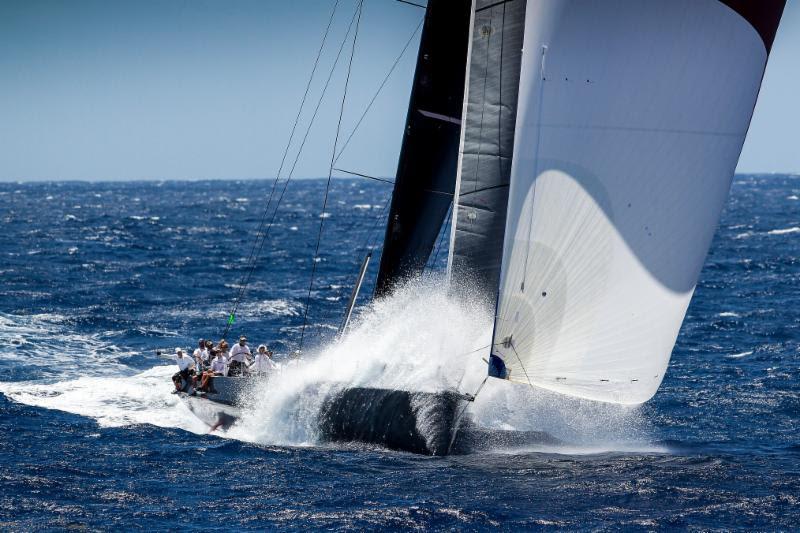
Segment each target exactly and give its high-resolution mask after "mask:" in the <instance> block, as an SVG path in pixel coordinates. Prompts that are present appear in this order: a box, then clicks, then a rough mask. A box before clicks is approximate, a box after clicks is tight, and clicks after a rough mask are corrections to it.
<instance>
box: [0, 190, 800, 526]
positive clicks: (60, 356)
mask: <svg viewBox="0 0 800 533" xmlns="http://www.w3.org/2000/svg"><path fill="white" fill-rule="evenodd" d="M269 186H270V184H269V183H268V182H251V181H242V182H237V181H219V182H199V183H173V182H165V183H103V184H86V183H47V184H0V219H2V229H3V231H2V233H1V234H0V258H2V259H0V279H2V286H0V291H2V299H0V528H2V529H4V530H8V529H12V530H14V529H18V530H30V529H40V528H41V529H44V528H63V527H88V528H92V529H94V528H100V529H111V528H125V529H129V528H142V529H144V528H156V529H179V528H180V529H184V528H195V529H203V530H205V529H215V528H237V529H241V528H254V529H272V528H282V529H302V530H305V529H309V528H334V529H336V528H340V529H344V528H350V527H359V528H387V527H400V528H411V527H422V528H455V529H481V528H485V527H498V526H499V527H501V528H504V529H519V528H551V527H552V528H557V527H563V528H567V529H594V528H617V527H626V528H633V529H656V528H666V529H669V528H687V527H696V528H699V529H709V528H723V529H730V528H743V529H759V530H764V529H784V530H786V529H797V528H798V527H800V436H799V435H798V431H799V430H800V381H799V378H800V288H799V287H800V283H799V282H800V263H799V262H798V261H799V259H798V256H800V199H799V197H800V177H796V176H737V178H736V179H735V182H734V185H733V189H732V194H731V199H730V202H729V204H728V208H727V210H726V212H725V214H724V216H723V220H722V224H721V227H720V230H719V232H718V234H717V237H716V239H715V241H714V244H713V247H712V251H711V253H710V256H709V259H708V261H707V264H706V267H705V269H704V270H703V273H702V275H701V282H700V285H699V286H698V289H697V292H696V295H695V298H694V300H693V302H692V305H691V307H690V309H689V313H688V316H687V319H686V322H685V324H684V327H683V330H682V332H681V335H680V337H679V340H678V344H677V346H676V348H675V352H674V354H673V358H672V363H671V365H670V369H669V372H668V374H667V377H666V379H665V381H664V384H663V385H662V388H661V390H660V391H659V393H658V394H657V395H656V397H655V398H654V399H653V400H652V401H651V402H649V403H648V404H646V405H644V406H643V407H641V408H639V409H634V410H631V409H621V408H615V407H610V406H602V405H593V404H591V403H588V402H579V401H568V400H565V399H562V398H559V397H557V396H554V395H546V394H541V393H540V394H534V393H532V392H530V391H529V390H526V389H524V388H521V387H508V384H505V383H499V382H494V383H493V384H492V385H490V386H489V388H488V389H487V390H486V391H485V392H483V393H482V395H481V398H480V401H479V402H478V405H476V410H475V413H474V416H475V418H476V419H477V420H479V421H480V422H481V423H483V424H486V425H490V426H494V427H499V428H517V429H541V430H545V431H548V432H550V433H552V434H553V435H555V436H556V437H558V438H560V439H561V440H563V441H564V442H565V444H564V445H563V446H550V447H539V448H531V449H525V450H519V449H517V450H495V451H493V452H491V453H480V454H473V455H467V456H461V457H447V458H426V457H417V456H413V455H409V454H404V453H397V452H390V451H385V450H380V449H375V448H365V447H355V446H352V447H325V446H320V445H319V444H318V443H317V441H316V434H315V431H314V430H315V428H314V424H313V414H314V412H315V409H316V406H317V405H318V401H319V398H318V397H317V396H315V395H314V394H311V393H308V392H303V391H306V390H308V387H309V386H311V385H314V384H317V383H319V382H322V381H325V380H328V381H330V380H333V381H338V382H351V383H362V384H382V385H390V386H391V385H406V386H408V385H415V386H426V387H430V388H436V387H440V386H444V385H452V384H454V383H458V382H459V381H461V384H462V388H464V389H470V388H472V387H473V385H474V384H473V381H474V379H475V377H476V376H477V375H479V374H480V366H481V362H480V358H479V357H478V354H476V355H475V356H474V357H473V358H466V359H467V361H466V363H464V362H463V360H464V358H463V357H462V358H459V357H458V355H459V354H463V353H466V352H468V351H469V350H470V348H474V347H479V346H481V343H482V342H483V343H484V344H485V342H484V341H485V338H486V336H487V335H488V330H487V323H488V317H485V316H480V315H476V314H475V313H473V312H472V311H471V310H470V308H469V306H464V305H461V306H460V305H456V304H454V303H453V302H451V301H448V300H447V299H446V298H445V297H444V296H443V295H442V294H441V290H440V288H439V282H438V279H437V276H436V275H435V271H436V270H437V268H441V266H442V264H443V261H444V259H445V257H444V256H445V255H446V254H445V253H442V254H440V255H439V257H438V262H437V265H436V267H435V268H432V271H434V274H433V275H432V276H431V277H430V278H429V279H426V280H424V281H422V282H420V283H418V284H416V285H414V286H413V287H410V288H409V289H408V290H406V291H404V292H402V293H401V294H399V295H397V296H396V297H395V298H393V299H391V300H389V301H387V302H383V303H381V304H379V305H377V306H375V307H370V308H366V309H364V311H363V312H362V314H361V317H360V320H359V322H358V323H357V324H356V327H355V328H354V330H353V334H352V335H351V336H350V338H349V339H348V340H347V341H346V342H344V343H343V344H341V345H338V346H336V347H334V348H330V347H327V348H326V347H325V346H326V340H330V338H331V336H332V335H333V333H334V331H335V328H336V326H337V325H338V322H339V320H340V318H341V312H342V307H343V304H344V302H345V301H346V299H347V296H348V294H349V291H350V287H351V285H352V282H353V278H354V276H355V273H356V270H357V268H358V263H359V262H360V259H361V256H360V255H359V254H358V253H354V250H357V249H359V248H363V247H364V246H365V244H368V243H370V242H372V241H373V240H374V239H375V238H377V240H378V241H380V238H381V235H380V233H381V232H380V230H379V231H378V233H377V234H374V233H373V232H372V229H373V228H375V227H376V221H379V220H380V219H381V217H382V216H383V215H384V213H385V212H384V206H385V204H386V202H387V199H388V195H389V190H388V188H387V187H385V186H383V185H381V184H373V183H364V182H361V181H350V180H341V181H337V182H335V185H334V190H333V194H332V197H331V201H330V203H329V209H328V211H329V215H328V217H327V218H326V230H325V236H326V239H325V241H324V246H323V248H322V253H321V261H320V263H319V264H318V281H317V284H316V289H315V290H314V292H313V293H312V306H311V309H310V313H309V315H310V317H311V323H312V324H313V326H312V328H311V329H310V330H309V331H310V333H311V346H312V349H311V350H310V351H309V356H310V358H315V361H314V362H313V363H309V364H308V365H306V366H303V367H295V368H293V369H291V370H288V371H287V372H286V373H285V374H284V376H283V379H282V380H281V381H280V382H276V383H271V384H269V385H268V386H267V387H265V389H266V390H264V391H263V394H261V395H260V396H259V397H258V398H254V399H253V400H252V410H251V412H250V414H249V415H248V417H247V418H246V420H245V421H244V422H243V423H242V424H241V426H239V427H235V428H233V429H232V430H231V431H230V432H229V433H227V434H224V435H221V436H216V435H214V436H210V435H207V434H205V431H206V428H205V427H204V426H203V425H202V424H201V423H200V422H199V421H197V420H196V419H194V418H193V417H192V415H191V414H190V413H189V412H188V411H187V410H186V409H185V408H184V407H183V406H182V405H181V404H180V403H179V402H178V401H177V399H176V398H175V397H174V396H172V395H170V394H169V391H170V388H171V385H170V383H169V376H170V375H171V373H172V372H173V370H172V369H171V368H170V367H169V366H168V363H167V362H165V361H164V360H162V359H160V358H159V357H158V356H157V355H156V354H155V352H154V349H155V348H169V349H171V348H172V347H174V346H179V345H180V346H185V347H187V348H188V347H189V346H191V345H193V344H194V343H195V342H196V337H198V336H204V337H205V336H212V337H217V336H218V335H219V334H220V332H221V330H222V328H223V327H224V324H225V318H226V314H227V311H228V309H229V306H230V302H231V299H232V297H233V295H234V292H235V290H236V288H237V283H238V281H239V279H240V277H241V275H242V273H243V271H244V269H245V268H246V257H247V255H248V253H249V251H250V246H251V245H252V238H253V227H254V226H255V225H256V224H257V221H258V220H259V217H260V214H261V213H260V202H261V200H262V199H263V198H264V197H265V196H266V193H267V192H268V189H269ZM322 192H323V183H322V182H319V181H307V182H297V183H294V184H292V185H291V186H290V187H289V191H288V193H287V197H286V199H285V201H284V205H283V210H282V215H281V216H280V217H279V221H278V222H279V224H278V225H277V226H276V228H275V230H274V231H273V233H272V238H271V241H270V243H269V244H268V245H267V246H266V247H265V251H266V253H265V255H264V259H263V260H262V261H261V263H259V267H258V269H257V270H256V272H255V275H254V277H253V279H254V283H253V284H252V285H251V286H250V288H249V292H248V295H247V297H246V299H245V301H244V304H243V306H242V308H241V309H240V312H239V319H238V320H237V323H236V327H235V328H234V332H235V333H239V331H245V332H247V334H248V336H249V337H250V339H251V343H258V342H264V341H268V342H271V343H272V344H274V345H275V346H276V348H278V351H285V350H287V349H290V348H292V347H294V345H295V344H296V342H297V340H298V337H299V326H300V325H301V324H302V314H303V302H304V298H305V295H306V291H307V288H308V285H307V284H308V271H309V266H310V257H311V255H312V253H313V246H314V240H315V237H316V230H317V225H318V222H319V217H318V215H319V206H321V203H322ZM377 227H378V228H380V223H378V225H377ZM376 263H377V262H376ZM370 289H371V287H365V293H369V292H370ZM314 346H320V348H314ZM476 372H477V373H478V374H476ZM520 403H524V404H525V405H527V407H525V408H524V409H520V408H518V407H517V408H514V409H510V408H509V406H510V405H517V404H520Z"/></svg>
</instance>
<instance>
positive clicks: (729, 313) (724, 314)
mask: <svg viewBox="0 0 800 533" xmlns="http://www.w3.org/2000/svg"><path fill="white" fill-rule="evenodd" d="M719 316H722V317H737V318H738V317H739V316H740V315H739V313H734V312H733V311H724V312H722V313H720V314H719Z"/></svg>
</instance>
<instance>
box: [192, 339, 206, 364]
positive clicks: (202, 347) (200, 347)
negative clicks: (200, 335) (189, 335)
mask: <svg viewBox="0 0 800 533" xmlns="http://www.w3.org/2000/svg"><path fill="white" fill-rule="evenodd" d="M192 355H194V364H195V365H196V368H197V369H198V370H202V369H203V367H205V366H208V363H209V360H208V350H207V349H206V340H205V339H200V340H199V341H198V343H197V348H195V349H194V353H193V354H192Z"/></svg>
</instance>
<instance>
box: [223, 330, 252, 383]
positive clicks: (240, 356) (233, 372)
mask: <svg viewBox="0 0 800 533" xmlns="http://www.w3.org/2000/svg"><path fill="white" fill-rule="evenodd" d="M245 358H247V359H251V358H252V354H251V353H250V347H249V346H247V337H245V336H244V335H242V336H241V337H239V344H234V345H233V348H231V351H230V353H229V354H228V360H229V361H230V363H229V368H228V375H229V376H241V375H242V370H243V369H244V363H245Z"/></svg>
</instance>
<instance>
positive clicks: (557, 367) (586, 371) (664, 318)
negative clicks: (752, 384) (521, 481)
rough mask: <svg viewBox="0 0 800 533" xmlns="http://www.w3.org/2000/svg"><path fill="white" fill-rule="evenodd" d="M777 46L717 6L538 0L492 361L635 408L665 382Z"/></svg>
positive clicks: (539, 381)
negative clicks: (768, 46) (767, 43)
mask: <svg viewBox="0 0 800 533" xmlns="http://www.w3.org/2000/svg"><path fill="white" fill-rule="evenodd" d="M766 60H767V50H766V47H765V44H764V42H763V41H762V39H761V37H760V36H759V34H758V32H757V31H756V30H755V29H754V28H753V27H752V26H751V25H750V24H749V23H748V22H747V21H746V20H745V19H744V18H742V17H741V16H740V15H738V14H737V13H736V12H734V11H733V10H732V9H730V8H728V7H727V6H725V5H724V4H722V3H721V2H719V1H718V0H604V1H602V2H598V1H590V0H559V1H553V0H529V1H528V5H527V13H526V28H525V37H524V53H523V58H522V73H521V82H520V91H519V111H518V115H517V124H516V132H515V145H514V154H513V165H512V170H511V190H510V195H509V196H510V198H509V206H508V218H507V224H506V234H505V245H504V250H503V267H502V273H501V282H500V294H499V298H498V307H497V317H496V323H495V342H496V343H503V341H506V342H505V344H497V345H496V346H495V348H494V349H493V353H494V354H496V355H498V356H500V357H501V358H502V359H503V360H504V362H505V363H506V365H507V367H508V368H509V369H510V370H511V374H510V379H512V380H514V381H520V382H524V383H528V382H529V381H530V382H531V383H533V384H534V385H536V386H538V387H542V388H546V389H551V390H555V391H559V392H562V393H565V394H569V395H572V396H578V397H584V398H589V399H594V400H600V401H608V402H615V403H624V404H637V403H641V402H644V401H646V400H648V399H650V398H651V397H652V396H653V395H654V394H655V392H656V390H657V389H658V386H659V385H660V383H661V380H662V378H663V376H664V372H665V370H666V368H667V364H668V362H669V358H670V354H671V352H672V348H673V346H674V344H675V340H676V337H677V334H678V330H679V329H680V326H681V323H682V321H683V317H684V314H685V312H686V308H687V306H688V305H689V300H690V299H691V296H692V293H693V291H694V287H695V284H696V282H697V277H698V275H699V272H700V269H701V267H702V265H703V262H704V259H705V256H706V254H707V252H708V248H709V246H710V243H711V239H712V237H713V234H714V231H715V228H716V225H717V223H718V219H719V215H720V212H721V210H722V207H723V204H724V202H725V199H726V197H727V193H728V189H729V187H730V181H731V178H732V176H733V173H734V170H735V168H736V164H737V160H738V158H739V154H740V152H741V148H742V144H743V142H744V138H745V134H746V133H747V129H748V125H749V122H750V118H751V115H752V111H753V107H754V105H755V101H756V97H757V95H758V91H759V86H760V82H761V78H762V75H763V72H764V68H765V65H766Z"/></svg>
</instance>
